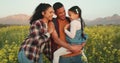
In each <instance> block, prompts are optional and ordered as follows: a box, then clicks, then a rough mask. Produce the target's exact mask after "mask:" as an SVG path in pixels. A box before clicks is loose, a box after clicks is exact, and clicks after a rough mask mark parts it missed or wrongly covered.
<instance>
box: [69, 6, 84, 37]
mask: <svg viewBox="0 0 120 63" xmlns="http://www.w3.org/2000/svg"><path fill="white" fill-rule="evenodd" d="M69 11H72V12H74V13H76V14H79V17H80V20H81V30H82V34H81V36H82V37H83V38H84V39H86V38H85V37H84V27H85V22H84V21H83V18H82V11H81V9H80V8H79V7H78V6H73V7H71V8H70V9H69Z"/></svg>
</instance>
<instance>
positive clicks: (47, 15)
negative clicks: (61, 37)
mask: <svg viewBox="0 0 120 63" xmlns="http://www.w3.org/2000/svg"><path fill="white" fill-rule="evenodd" d="M53 14H54V10H53V8H52V7H49V8H48V9H47V10H46V11H45V12H44V15H43V16H44V18H46V19H47V20H52V18H53Z"/></svg>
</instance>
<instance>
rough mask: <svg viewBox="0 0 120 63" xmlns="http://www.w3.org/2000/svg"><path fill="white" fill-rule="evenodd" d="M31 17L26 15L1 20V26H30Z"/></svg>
mask: <svg viewBox="0 0 120 63" xmlns="http://www.w3.org/2000/svg"><path fill="white" fill-rule="evenodd" d="M29 19H30V16H28V15H26V14H16V15H11V16H7V17H3V18H0V24H9V25H27V24H29Z"/></svg>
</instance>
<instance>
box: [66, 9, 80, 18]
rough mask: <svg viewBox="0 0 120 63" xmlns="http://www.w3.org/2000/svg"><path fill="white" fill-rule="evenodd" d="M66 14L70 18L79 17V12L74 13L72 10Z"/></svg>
mask: <svg viewBox="0 0 120 63" xmlns="http://www.w3.org/2000/svg"><path fill="white" fill-rule="evenodd" d="M68 15H69V17H70V19H71V20H75V19H78V18H79V14H76V13H74V12H72V11H68Z"/></svg>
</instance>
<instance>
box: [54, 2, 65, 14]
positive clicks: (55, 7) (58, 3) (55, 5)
mask: <svg viewBox="0 0 120 63" xmlns="http://www.w3.org/2000/svg"><path fill="white" fill-rule="evenodd" d="M61 7H63V4H62V3H60V2H56V3H55V4H54V5H53V8H54V11H55V12H56V10H57V9H59V8H61Z"/></svg>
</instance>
